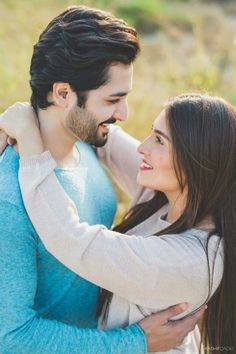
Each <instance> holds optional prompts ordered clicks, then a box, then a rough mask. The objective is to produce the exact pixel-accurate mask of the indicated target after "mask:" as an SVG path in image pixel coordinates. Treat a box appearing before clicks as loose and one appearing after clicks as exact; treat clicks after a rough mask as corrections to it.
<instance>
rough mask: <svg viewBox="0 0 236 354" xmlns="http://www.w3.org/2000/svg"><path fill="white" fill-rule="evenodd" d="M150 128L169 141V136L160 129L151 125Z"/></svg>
mask: <svg viewBox="0 0 236 354" xmlns="http://www.w3.org/2000/svg"><path fill="white" fill-rule="evenodd" d="M152 129H153V131H154V133H156V134H159V135H161V136H163V138H165V139H167V140H168V141H170V138H169V137H168V136H167V135H166V134H165V133H163V132H162V131H161V130H159V129H155V128H154V127H153V126H152Z"/></svg>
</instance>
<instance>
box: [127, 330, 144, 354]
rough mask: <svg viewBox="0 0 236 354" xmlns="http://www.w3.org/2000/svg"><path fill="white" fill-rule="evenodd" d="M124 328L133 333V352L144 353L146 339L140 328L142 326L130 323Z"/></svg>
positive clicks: (136, 353)
mask: <svg viewBox="0 0 236 354" xmlns="http://www.w3.org/2000/svg"><path fill="white" fill-rule="evenodd" d="M126 330H129V331H131V332H132V334H133V335H134V341H133V349H134V350H133V352H132V353H135V354H146V353H147V341H146V336H145V334H144V332H143V330H142V328H141V327H140V326H139V325H138V324H135V325H131V326H129V327H126Z"/></svg>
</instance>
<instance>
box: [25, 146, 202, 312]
mask: <svg viewBox="0 0 236 354" xmlns="http://www.w3.org/2000/svg"><path fill="white" fill-rule="evenodd" d="M55 166H56V163H55V161H54V160H53V159H52V158H51V155H50V153H49V152H45V153H43V154H42V155H38V156H35V157H32V158H26V159H24V160H22V161H21V167H20V185H21V189H22V194H23V198H24V203H25V206H26V208H27V211H28V214H29V216H30V218H31V220H32V222H33V224H34V226H35V228H36V230H37V232H38V234H39V235H40V237H41V239H42V242H43V243H44V245H45V247H46V248H47V249H48V251H49V252H50V253H52V254H53V255H54V256H55V257H56V258H57V259H58V260H59V261H61V262H62V263H64V264H65V265H66V266H67V267H68V268H70V269H71V270H72V271H74V272H75V273H77V274H79V275H80V276H82V277H84V278H85V279H87V280H89V281H91V282H93V283H95V284H97V285H99V286H101V287H103V288H105V289H108V290H110V291H112V292H113V293H115V294H116V295H119V296H121V297H123V298H126V299H127V300H128V301H130V302H132V303H135V304H138V305H140V306H145V307H149V308H153V309H155V308H156V309H158V308H159V309H164V308H166V307H168V306H170V305H174V304H176V303H178V302H185V301H186V302H189V303H192V304H195V305H196V303H197V302H198V301H199V302H201V301H202V302H204V301H205V299H206V297H207V292H208V277H207V274H208V268H207V260H206V255H205V252H204V249H203V247H202V245H201V243H200V242H198V240H197V239H196V237H191V236H190V237H188V238H187V237H182V235H166V236H161V237H156V236H150V237H146V238H144V237H140V236H135V235H129V236H128V235H123V234H120V233H117V232H114V231H110V230H108V229H106V228H105V226H103V225H94V226H89V225H88V224H87V223H80V222H79V217H78V215H77V211H76V207H75V205H74V204H73V202H72V201H71V200H70V199H69V198H68V196H67V195H66V193H65V192H64V190H63V188H62V187H61V186H60V184H59V183H58V181H57V179H56V176H55V174H54V173H53V169H54V168H55ZM124 284H128V286H127V285H124ZM170 289H174V291H170ZM199 305H200V304H199Z"/></svg>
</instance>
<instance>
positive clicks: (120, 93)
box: [109, 91, 129, 97]
mask: <svg viewBox="0 0 236 354" xmlns="http://www.w3.org/2000/svg"><path fill="white" fill-rule="evenodd" d="M128 93H129V91H128V92H117V93H112V94H111V95H109V97H117V96H118V97H124V96H127V94H128Z"/></svg>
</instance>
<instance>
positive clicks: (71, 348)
mask: <svg viewBox="0 0 236 354" xmlns="http://www.w3.org/2000/svg"><path fill="white" fill-rule="evenodd" d="M77 147H78V149H79V151H80V155H81V161H80V165H79V167H78V168H74V169H57V170H56V174H57V177H58V179H59V181H60V183H61V184H62V186H63V188H64V189H65V191H66V192H67V193H68V195H69V196H70V198H72V199H73V201H74V202H75V204H76V206H77V208H78V210H79V215H80V219H81V220H82V221H87V222H88V223H89V224H104V225H106V226H107V227H110V226H111V224H112V221H113V217H114V214H115V210H116V200H115V195H114V192H113V189H112V186H111V184H110V182H109V180H108V178H107V176H106V175H105V173H104V171H103V170H102V169H101V167H100V166H99V163H98V160H97V158H96V156H95V154H94V152H93V150H92V148H91V147H90V146H88V145H86V144H84V143H77ZM18 166H19V155H18V154H17V153H16V152H15V151H14V149H13V148H12V147H8V148H7V149H6V150H5V152H4V153H3V154H2V156H1V157H0V353H1V354H39V353H40V354H75V353H77V354H80V353H81V354H85V353H86V354H95V353H98V354H103V353H104V354H108V353H114V354H134V353H135V354H139V353H140V354H141V353H145V352H146V345H145V337H144V334H143V332H142V331H141V329H140V327H139V326H137V325H134V326H130V327H127V328H125V329H115V330H111V331H103V330H98V329H96V326H97V318H96V315H95V311H96V303H97V299H98V293H99V288H98V287H97V286H95V285H93V284H91V283H90V282H88V281H86V280H85V279H83V278H81V277H79V276H77V275H76V274H75V273H73V272H72V271H70V270H68V269H67V268H66V267H65V266H63V265H62V264H61V263H60V262H58V261H57V260H56V259H55V258H54V257H53V256H51V255H50V254H49V253H48V252H47V251H46V249H45V248H44V246H43V244H42V243H41V241H40V239H39V237H38V235H37V233H36V231H35V230H34V228H33V226H32V224H31V222H30V220H29V218H28V216H27V213H26V211H25V208H24V205H23V201H22V198H21V194H20V189H19V184H18V178H17V177H18ZM49 222H50V221H49Z"/></svg>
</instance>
